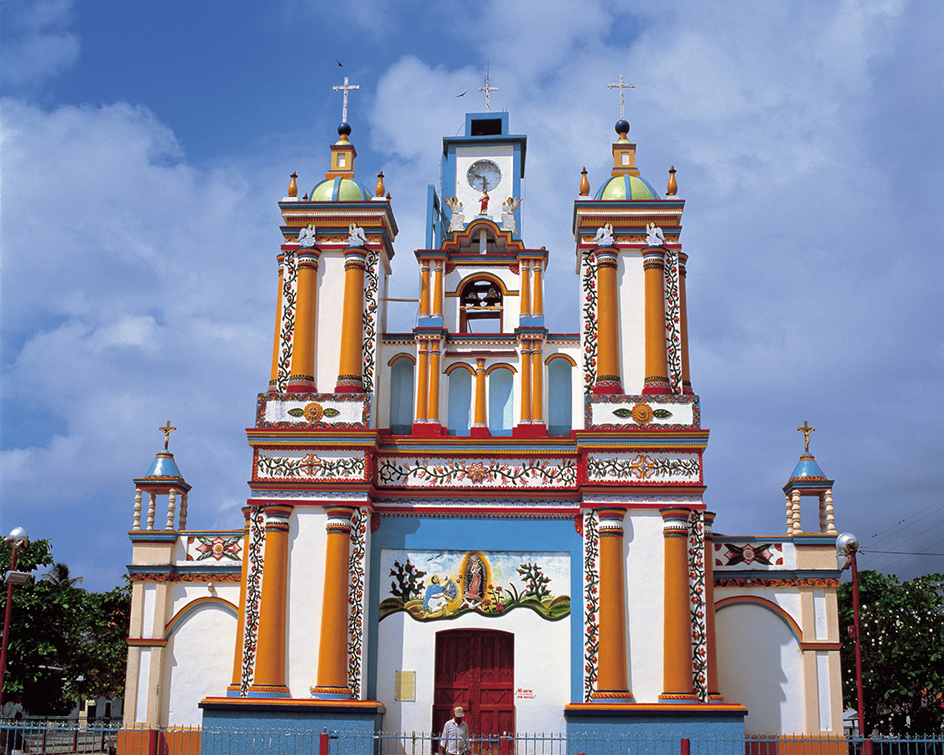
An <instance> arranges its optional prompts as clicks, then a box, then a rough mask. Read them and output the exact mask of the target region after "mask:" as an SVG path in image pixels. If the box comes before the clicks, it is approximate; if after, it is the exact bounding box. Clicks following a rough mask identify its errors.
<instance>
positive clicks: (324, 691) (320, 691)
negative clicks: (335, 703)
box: [311, 686, 354, 700]
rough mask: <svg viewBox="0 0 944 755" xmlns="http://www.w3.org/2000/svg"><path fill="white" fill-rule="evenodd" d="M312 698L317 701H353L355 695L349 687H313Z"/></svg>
mask: <svg viewBox="0 0 944 755" xmlns="http://www.w3.org/2000/svg"><path fill="white" fill-rule="evenodd" d="M311 696H312V698H314V699H315V700H351V699H352V698H353V697H354V693H353V692H351V690H350V688H348V687H332V686H322V687H312V688H311Z"/></svg>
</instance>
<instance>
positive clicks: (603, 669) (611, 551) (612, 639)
mask: <svg viewBox="0 0 944 755" xmlns="http://www.w3.org/2000/svg"><path fill="white" fill-rule="evenodd" d="M597 514H598V515H599V517H600V527H599V533H600V614H599V616H600V635H599V641H600V644H599V648H600V649H599V654H598V662H597V688H596V691H595V692H594V693H593V699H594V700H598V701H601V702H628V701H632V699H633V695H632V693H631V692H630V691H629V688H628V686H627V684H626V583H625V578H624V572H623V568H624V559H623V517H624V516H625V514H626V509H621V508H610V509H600V510H599V511H598V512H597Z"/></svg>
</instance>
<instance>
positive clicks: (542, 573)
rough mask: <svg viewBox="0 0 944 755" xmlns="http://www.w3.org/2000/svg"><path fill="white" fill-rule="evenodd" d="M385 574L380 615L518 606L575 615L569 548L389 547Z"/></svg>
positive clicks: (430, 616) (486, 611) (554, 615)
mask: <svg viewBox="0 0 944 755" xmlns="http://www.w3.org/2000/svg"><path fill="white" fill-rule="evenodd" d="M380 577H381V585H382V589H381V595H382V597H381V601H380V620H381V621H382V620H383V619H385V618H386V617H388V616H391V615H393V614H396V613H401V612H405V613H407V614H409V616H410V617H411V618H412V619H414V620H415V621H423V622H425V621H438V620H442V619H451V618H454V617H456V616H461V615H463V614H467V613H478V614H482V615H484V616H490V617H501V616H505V615H507V614H508V613H510V612H511V611H513V610H515V609H518V608H527V609H529V610H531V611H534V612H535V613H536V614H538V615H539V616H540V617H541V618H543V619H547V620H548V621H557V620H558V619H562V618H564V617H565V616H569V615H570V596H569V595H568V594H567V593H568V592H569V585H570V556H569V555H568V554H566V553H516V552H497V553H495V552H491V553H485V552H483V551H400V550H384V551H382V553H381V558H380ZM384 588H386V589H384Z"/></svg>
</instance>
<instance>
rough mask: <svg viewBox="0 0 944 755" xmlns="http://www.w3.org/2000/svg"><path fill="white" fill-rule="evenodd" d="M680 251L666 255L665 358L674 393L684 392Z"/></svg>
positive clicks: (675, 250)
mask: <svg viewBox="0 0 944 755" xmlns="http://www.w3.org/2000/svg"><path fill="white" fill-rule="evenodd" d="M679 272H680V271H679V253H678V249H667V250H666V254H665V356H666V362H667V364H668V368H669V383H670V385H671V386H672V393H681V392H682V324H681V323H682V314H681V312H682V305H681V297H680V293H679V292H680V289H679Z"/></svg>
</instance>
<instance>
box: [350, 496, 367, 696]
mask: <svg viewBox="0 0 944 755" xmlns="http://www.w3.org/2000/svg"><path fill="white" fill-rule="evenodd" d="M369 518H370V516H369V514H367V512H366V511H365V510H364V509H355V510H354V515H353V516H352V517H351V555H350V559H349V561H348V570H349V572H350V581H349V584H348V601H347V602H348V605H349V606H350V610H349V612H348V619H347V686H348V687H350V689H351V692H352V693H353V694H354V699H355V700H357V699H359V697H360V694H361V674H362V668H363V655H364V613H365V603H366V597H367V591H366V590H365V589H364V583H365V576H366V573H365V568H364V567H365V564H366V561H367V521H368V519H369Z"/></svg>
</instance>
